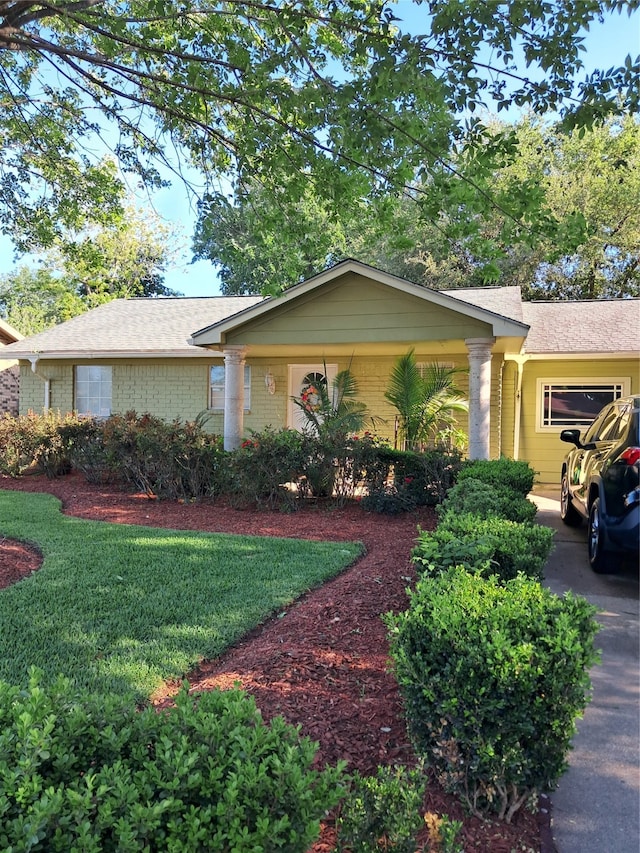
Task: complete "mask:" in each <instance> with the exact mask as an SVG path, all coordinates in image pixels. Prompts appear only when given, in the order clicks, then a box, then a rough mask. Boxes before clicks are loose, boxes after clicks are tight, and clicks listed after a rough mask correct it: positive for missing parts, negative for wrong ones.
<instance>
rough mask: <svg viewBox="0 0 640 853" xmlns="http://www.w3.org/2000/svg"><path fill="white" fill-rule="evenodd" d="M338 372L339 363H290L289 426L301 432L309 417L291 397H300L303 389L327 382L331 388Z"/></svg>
mask: <svg viewBox="0 0 640 853" xmlns="http://www.w3.org/2000/svg"><path fill="white" fill-rule="evenodd" d="M337 373H338V365H337V364H290V365H289V405H288V410H287V426H288V427H290V428H291V429H297V430H298V431H299V432H301V431H302V428H303V427H304V426H305V425H306V424H307V419H306V418H305V416H304V412H303V411H302V409H301V408H300V406H296V404H295V403H294V402H293V400H292V399H291V398H292V397H296V398H297V399H299V398H300V395H301V394H302V392H303V391H307V390H308V389H309V388H310V387H314V386H316V385H320V384H326V385H327V386H328V388H329V390H331V387H332V384H333V380H334V379H335V378H336V374H337Z"/></svg>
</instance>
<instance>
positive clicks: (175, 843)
mask: <svg viewBox="0 0 640 853" xmlns="http://www.w3.org/2000/svg"><path fill="white" fill-rule="evenodd" d="M315 753H316V745H315V744H314V743H312V742H311V741H310V740H309V739H308V738H302V737H300V734H299V729H298V728H294V727H293V726H290V725H288V724H287V723H285V722H284V720H283V719H282V718H281V717H277V718H275V719H274V720H272V721H271V722H270V723H269V724H268V725H267V724H265V723H264V722H263V720H262V717H261V715H260V712H259V711H258V710H257V708H256V705H255V702H254V700H253V699H252V698H250V697H248V696H247V695H246V694H244V693H243V692H242V691H239V690H234V691H225V692H221V691H213V692H210V693H205V694H202V695H200V696H197V695H189V694H188V692H187V690H186V688H185V689H184V690H183V691H182V692H181V693H180V694H179V696H178V697H177V699H176V706H175V707H172V708H170V709H169V710H166V711H163V712H160V713H159V712H157V711H156V710H155V709H154V708H150V707H147V708H145V709H144V710H141V711H136V710H135V706H134V703H133V701H125V700H122V699H115V698H113V697H110V696H100V697H93V696H90V695H88V694H85V693H72V692H71V690H70V685H69V682H66V681H64V680H60V681H59V682H58V683H57V684H56V685H55V686H54V687H52V688H50V689H47V690H44V689H43V688H41V687H40V686H39V678H38V674H37V673H35V672H32V673H31V678H30V683H29V687H28V689H26V690H23V689H21V688H18V687H12V686H10V685H8V684H6V683H4V682H0V848H1V849H2V850H7V851H12V853H22V851H34V853H35V851H43V853H44V852H45V851H46V853H69V851H71V850H82V851H83V853H108V851H113V853H115V851H118V853H130V851H131V853H133V851H149V852H150V853H151V852H152V851H158V853H159V851H163V853H164V851H183V850H189V851H193V853H199V851H216V853H229V851H231V850H233V851H238V852H239V853H240V852H241V851H246V853H249V851H255V850H260V851H263V853H269V851H283V850H284V851H289V853H305V851H307V850H308V849H309V846H310V845H311V844H312V843H313V841H314V840H315V839H316V838H317V837H318V835H319V831H320V819H321V818H322V817H323V816H324V814H325V813H326V811H327V810H328V809H330V808H332V807H333V806H335V805H336V804H337V803H338V801H339V799H340V797H341V796H342V795H343V794H344V788H343V787H342V767H341V766H340V767H337V768H326V769H325V770H323V771H318V770H314V769H313V768H312V764H313V759H314V756H315Z"/></svg>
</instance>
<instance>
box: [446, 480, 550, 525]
mask: <svg viewBox="0 0 640 853" xmlns="http://www.w3.org/2000/svg"><path fill="white" fill-rule="evenodd" d="M437 509H438V512H439V514H440V515H442V514H443V513H444V512H447V511H450V512H451V513H472V514H473V515H478V516H480V517H481V518H487V517H488V516H491V515H494V516H499V517H500V518H506V519H508V520H509V521H518V522H522V523H529V524H531V523H533V521H534V519H535V517H536V513H537V511H538V508H537V506H536V505H535V504H534V503H533V502H532V501H530V500H528V499H527V498H525V497H523V496H522V495H521V494H520V492H516V491H515V490H514V489H511V488H509V487H508V486H492V485H490V484H489V483H484V482H483V481H482V480H476V479H474V478H473V477H465V478H463V479H462V480H460V482H458V483H457V484H456V485H455V486H453V487H452V488H451V489H449V491H448V492H447V496H446V498H445V499H444V502H443V503H442V504H441V505H440V506H439V507H438V508H437Z"/></svg>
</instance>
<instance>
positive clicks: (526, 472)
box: [456, 456, 536, 497]
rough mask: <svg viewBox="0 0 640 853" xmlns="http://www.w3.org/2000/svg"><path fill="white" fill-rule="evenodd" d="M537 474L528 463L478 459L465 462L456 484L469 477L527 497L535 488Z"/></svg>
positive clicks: (510, 460)
mask: <svg viewBox="0 0 640 853" xmlns="http://www.w3.org/2000/svg"><path fill="white" fill-rule="evenodd" d="M535 475H536V472H535V471H534V470H533V469H532V468H531V466H530V465H529V463H528V462H522V461H519V460H515V459H507V458H506V457H504V456H503V457H502V458H501V459H476V460H474V461H473V462H465V464H464V465H463V466H462V469H461V471H460V473H459V474H458V477H457V480H456V482H458V483H460V482H462V480H466V479H467V478H468V477H471V478H473V479H474V480H482V482H483V483H488V484H489V485H490V486H499V487H502V488H504V487H507V488H509V489H513V490H514V491H516V492H519V493H520V494H521V495H522V496H523V497H526V496H527V495H528V494H529V492H530V491H531V489H532V488H533V481H534V479H535Z"/></svg>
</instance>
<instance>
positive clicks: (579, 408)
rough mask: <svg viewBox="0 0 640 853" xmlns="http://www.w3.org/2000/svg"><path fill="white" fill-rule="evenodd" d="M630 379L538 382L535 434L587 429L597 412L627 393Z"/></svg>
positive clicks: (613, 378)
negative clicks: (569, 428)
mask: <svg viewBox="0 0 640 853" xmlns="http://www.w3.org/2000/svg"><path fill="white" fill-rule="evenodd" d="M630 387H631V381H630V379H629V378H620V377H602V378H601V377H598V378H595V379H591V378H585V379H583V378H576V377H573V378H571V379H562V378H560V379H538V383H537V393H536V408H537V417H536V431H537V432H557V431H558V430H559V429H563V428H565V427H585V426H589V424H590V423H591V421H592V420H593V419H594V418H595V417H596V415H597V414H598V412H599V411H600V410H601V409H602V408H603V407H604V406H606V405H607V403H612V402H613V401H614V400H617V399H618V398H619V397H624V396H626V395H627V394H629V393H630Z"/></svg>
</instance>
